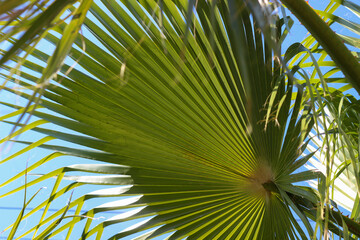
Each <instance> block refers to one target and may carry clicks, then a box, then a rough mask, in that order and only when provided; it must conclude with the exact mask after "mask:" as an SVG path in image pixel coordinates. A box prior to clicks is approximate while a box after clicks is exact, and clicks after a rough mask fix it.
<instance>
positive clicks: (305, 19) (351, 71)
mask: <svg viewBox="0 0 360 240" xmlns="http://www.w3.org/2000/svg"><path fill="white" fill-rule="evenodd" d="M281 2H282V3H283V4H284V5H285V6H286V7H287V8H288V9H290V10H291V11H292V13H293V14H294V15H295V16H296V17H297V18H298V19H299V21H300V22H301V23H302V24H303V25H304V26H305V27H306V29H307V30H308V31H309V32H310V33H311V34H312V35H313V36H314V37H315V39H316V40H317V41H318V42H319V43H320V45H321V46H322V47H323V48H324V49H325V51H326V52H327V53H328V54H329V55H330V57H331V58H332V59H333V60H334V62H335V63H336V64H337V65H338V66H339V68H340V69H341V70H342V72H343V73H344V75H345V77H347V79H348V81H349V82H350V83H351V84H352V86H353V87H354V88H355V89H356V91H357V92H358V93H360V64H359V62H358V61H357V59H356V57H355V56H354V55H353V54H352V53H351V52H350V51H349V50H348V49H347V47H346V46H345V44H344V42H343V41H342V40H341V39H340V38H339V37H338V36H337V35H336V33H335V32H334V31H333V30H332V29H331V28H330V27H329V26H328V25H327V24H326V23H325V22H324V21H323V20H322V19H321V18H320V17H319V16H318V15H317V13H316V12H315V11H314V10H313V9H312V8H311V7H310V5H309V4H307V3H306V2H305V1H304V0H281Z"/></svg>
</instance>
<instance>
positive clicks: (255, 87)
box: [3, 0, 318, 239]
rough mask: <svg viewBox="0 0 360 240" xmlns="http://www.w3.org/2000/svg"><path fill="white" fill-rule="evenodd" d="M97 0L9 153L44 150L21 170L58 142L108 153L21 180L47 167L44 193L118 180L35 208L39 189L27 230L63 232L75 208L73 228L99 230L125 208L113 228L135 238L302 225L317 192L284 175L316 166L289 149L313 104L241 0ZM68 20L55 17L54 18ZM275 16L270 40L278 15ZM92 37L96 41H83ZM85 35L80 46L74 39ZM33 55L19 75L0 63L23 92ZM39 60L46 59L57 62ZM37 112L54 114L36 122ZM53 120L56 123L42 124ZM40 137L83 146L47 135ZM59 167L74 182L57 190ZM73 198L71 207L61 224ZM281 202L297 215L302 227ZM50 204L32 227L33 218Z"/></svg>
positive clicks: (304, 175)
mask: <svg viewBox="0 0 360 240" xmlns="http://www.w3.org/2000/svg"><path fill="white" fill-rule="evenodd" d="M102 4H103V5H102ZM102 4H101V6H99V5H96V4H93V5H92V7H91V9H90V12H91V16H90V17H89V18H86V19H85V20H84V23H85V26H86V27H87V29H88V30H89V31H90V34H89V35H88V36H89V37H88V38H87V36H83V37H78V38H77V39H76V40H75V44H76V46H74V47H73V48H72V49H71V50H70V55H69V56H70V57H71V58H73V60H75V61H77V62H78V65H77V66H76V67H75V68H73V69H72V68H71V66H70V65H69V64H68V63H66V64H64V65H63V66H62V68H61V73H60V74H59V75H58V77H57V78H54V79H51V81H50V82H49V86H48V87H47V88H46V90H45V91H44V93H43V98H42V100H41V101H39V102H37V103H36V105H35V106H34V107H33V108H34V109H35V110H34V111H33V112H32V114H33V115H34V116H36V117H39V118H41V119H42V120H39V121H36V122H33V123H30V124H29V125H27V126H24V129H23V131H24V130H28V129H31V130H33V131H37V132H39V133H42V134H45V135H46V137H45V138H43V139H41V140H39V141H38V142H36V143H33V144H30V143H28V144H30V145H29V146H28V147H27V148H24V150H22V151H20V152H19V153H22V152H25V151H27V150H29V149H31V148H34V147H36V146H39V145H40V147H43V148H47V149H53V150H54V151H55V153H53V154H52V155H49V156H48V157H46V158H45V159H42V160H40V161H39V162H37V163H35V164H34V165H32V166H30V167H29V168H28V171H33V170H34V169H36V168H37V167H38V166H39V165H40V164H42V162H46V161H50V160H51V161H56V159H57V158H56V157H57V155H62V154H65V155H72V156H79V157H83V158H87V159H92V160H97V161H101V162H102V163H108V164H109V165H104V164H100V165H99V164H97V165H91V164H82V165H74V166H69V167H64V168H61V169H58V170H55V171H53V172H50V173H47V174H45V175H42V176H39V177H38V178H36V179H35V180H33V181H30V182H29V183H28V184H27V187H28V186H31V185H33V184H37V183H39V182H41V181H44V180H46V179H48V178H50V177H56V179H57V180H56V183H55V186H54V188H53V190H52V193H51V199H56V198H57V197H59V196H60V195H62V194H65V193H66V192H68V191H69V190H71V189H74V188H76V187H78V186H80V185H83V184H106V185H122V186H123V187H117V188H114V189H110V190H109V189H104V190H102V191H97V192H92V193H89V194H86V195H84V196H82V197H80V198H77V199H75V200H72V201H71V202H70V203H69V205H68V206H67V207H64V209H62V210H60V211H58V212H56V213H54V214H53V215H51V216H46V209H47V208H48V207H49V204H50V202H48V201H45V202H44V203H42V204H40V205H39V208H41V207H43V206H45V211H44V214H43V215H42V217H41V219H40V222H39V225H36V224H35V225H34V227H33V228H31V229H30V230H29V232H35V234H34V235H35V236H34V238H35V239H43V238H49V237H51V236H54V235H56V234H57V233H59V232H61V231H64V230H68V235H67V238H70V234H71V233H72V230H73V228H74V225H75V226H77V225H76V224H77V223H78V222H80V221H86V223H85V227H84V231H83V234H82V237H83V238H87V237H91V236H92V235H94V234H96V235H97V238H98V239H100V237H101V236H102V234H103V231H104V230H106V227H107V226H110V225H113V224H116V223H121V222H125V221H130V220H133V219H139V220H141V219H144V222H142V224H138V225H135V226H133V227H132V228H129V229H125V230H122V231H120V232H119V233H117V234H115V235H114V236H113V237H112V238H123V237H126V236H130V235H132V234H134V233H140V232H141V233H142V234H143V235H142V238H152V237H156V236H162V235H163V234H165V233H172V234H171V236H170V237H169V238H170V239H178V238H188V239H287V238H290V239H296V238H299V237H300V238H302V239H307V238H308V237H310V236H313V233H312V229H311V227H310V224H309V222H308V220H307V217H306V216H305V214H304V212H303V211H308V210H309V209H307V208H306V203H309V202H310V203H312V204H314V205H313V206H311V207H314V206H316V203H317V201H318V199H317V197H316V195H315V194H314V193H313V192H312V191H310V190H308V189H307V188H301V187H296V186H293V185H292V184H293V183H294V182H298V181H303V180H308V179H312V178H316V177H317V173H315V172H312V171H309V172H300V173H294V171H295V170H297V169H298V168H299V167H300V166H302V165H303V164H304V162H306V160H307V159H308V158H307V157H305V158H303V159H300V160H298V157H299V156H300V155H301V153H302V152H303V150H304V149H305V146H306V144H304V143H303V142H304V140H305V138H306V136H307V134H308V132H309V130H310V129H311V127H312V119H313V118H312V117H311V114H310V108H309V107H308V106H306V103H305V102H304V101H303V92H302V89H301V88H300V89H297V90H294V87H293V85H292V83H291V82H290V81H289V82H286V81H285V80H286V74H285V73H284V72H285V71H284V70H283V69H282V65H281V64H280V62H279V61H278V58H277V56H276V55H274V54H273V50H272V48H270V47H269V45H267V44H265V40H264V38H263V36H262V34H261V33H260V31H259V29H260V28H259V26H258V25H257V23H256V22H255V21H254V20H253V18H252V17H251V16H250V13H249V11H248V9H247V8H246V5H245V4H244V3H242V2H237V1H228V2H227V1H219V2H204V1H199V2H197V4H196V9H193V10H192V11H190V10H189V9H192V8H193V6H194V5H192V4H193V3H188V2H187V1H176V2H173V1H160V3H157V2H155V1H150V0H149V1H139V2H137V1H123V2H122V3H121V4H120V3H118V2H116V1H113V0H103V1H102ZM189 6H190V7H189ZM274 23H275V22H274ZM64 29H65V30H64ZM66 29H67V27H66V24H65V23H64V24H62V25H59V26H58V27H56V28H55V31H57V32H59V33H61V32H62V31H63V30H64V31H66ZM275 30H276V31H274V33H275V35H273V36H274V37H275V43H276V41H277V40H276V39H280V38H281V26H279V27H278V28H276V29H275ZM94 38H96V39H97V40H98V41H97V42H99V43H93V39H94ZM46 40H47V41H48V42H50V43H52V44H54V45H55V44H59V43H61V40H60V39H59V37H57V35H56V34H54V35H52V34H51V33H48V34H47V35H46ZM273 43H274V42H273ZM273 43H271V44H273ZM271 44H270V45H271ZM84 46H85V49H86V51H82V50H80V49H82V48H83V47H84ZM31 56H32V57H34V60H32V61H30V60H25V61H24V64H23V66H24V67H25V68H26V69H24V71H22V72H21V71H18V72H17V73H16V74H17V75H18V77H19V79H13V78H12V76H11V74H7V73H5V74H3V76H4V77H6V78H9V79H11V80H13V81H14V82H15V83H16V82H17V83H18V84H19V85H20V86H22V87H26V88H27V89H28V90H27V91H25V92H24V93H22V94H21V96H22V97H24V98H26V99H28V100H31V99H32V94H33V92H36V91H37V89H38V87H39V85H37V84H38V78H37V77H36V74H37V73H44V71H45V70H44V67H42V66H41V65H42V63H44V62H46V61H48V60H49V59H53V58H52V57H51V56H50V55H49V53H47V52H43V51H41V50H39V49H34V50H33V51H32V52H31ZM35 58H36V60H35ZM13 60H14V61H17V58H16V57H14V58H13ZM50 63H51V61H50ZM49 66H50V67H49ZM3 68H4V69H5V70H7V71H10V69H11V67H7V66H3ZM45 69H56V64H55V63H52V64H50V65H48V66H47V68H45ZM45 72H46V71H45ZM50 72H51V74H52V72H53V71H50ZM51 74H50V75H51ZM41 79H42V78H41ZM45 80H47V77H46V79H45ZM40 83H41V82H40ZM5 89H6V90H8V91H10V92H14V93H16V92H15V91H14V90H12V89H11V88H10V87H5ZM294 93H295V95H296V99H294V100H293V101H292V99H291V97H292V95H293V94H294ZM4 104H6V105H8V106H11V107H14V108H16V109H18V108H20V107H19V106H16V105H11V104H8V103H4ZM291 104H294V106H293V107H292V108H291V107H290V106H291ZM37 105H39V106H41V107H44V108H45V109H47V110H46V111H44V110H41V109H38V108H37ZM25 110H26V111H30V109H29V108H26V109H25ZM16 113H19V112H16ZM16 113H15V114H16ZM13 115H14V114H10V115H8V116H5V117H3V119H5V118H6V117H12V116H13ZM48 122H50V123H52V124H53V125H44V126H43V127H41V126H40V125H42V124H44V123H48ZM9 123H11V122H9ZM13 124H15V125H16V124H18V123H13ZM54 125H58V126H61V127H64V128H66V129H67V130H68V131H55V130H52V129H51V128H52V126H54ZM19 133H20V132H14V134H13V137H14V136H15V135H17V134H19ZM52 138H57V139H61V140H65V141H68V142H70V143H74V144H78V145H82V146H85V147H88V148H91V149H92V150H84V149H81V148H76V147H65V146H59V145H48V144H46V142H47V141H50V140H51V139H52ZM6 140H8V139H7V138H6V139H4V141H6ZM23 143H26V142H23ZM12 157H15V156H10V157H9V158H7V159H5V160H10V159H11V158H12ZM112 164H114V165H112ZM71 172H82V174H85V173H87V172H91V173H95V175H91V176H74V175H69V174H71ZM24 173H25V172H24ZM20 175H21V174H19V176H20ZM17 177H18V176H16V177H15V178H13V179H11V181H13V180H15V179H16V178H17ZM64 180H71V181H72V183H71V184H69V185H68V186H66V187H64V188H62V189H60V190H58V188H59V184H60V182H62V181H64ZM5 184H7V182H6V183H5ZM24 187H25V186H23V187H21V188H19V189H15V190H14V191H19V190H21V189H23V188H24ZM10 193H11V192H9V193H7V194H10ZM7 194H4V195H7ZM129 195H130V196H134V198H129V199H126V200H120V201H115V202H113V203H109V204H107V205H102V206H99V207H97V208H94V209H92V210H90V211H88V212H85V213H84V212H81V208H82V206H83V204H84V202H85V201H87V200H88V199H91V198H100V197H109V196H112V197H120V196H129ZM72 207H76V215H75V216H71V217H72V220H71V221H70V222H68V223H64V224H63V225H61V224H59V223H61V222H62V221H63V220H64V218H65V217H66V215H65V214H66V212H67V209H69V208H72ZM290 207H291V209H292V210H293V211H295V213H296V214H297V215H298V216H299V217H300V218H301V219H302V220H303V223H304V224H305V226H306V227H307V230H308V235H306V234H305V233H304V232H303V230H302V228H301V227H300V225H299V224H298V222H297V221H296V220H295V218H294V216H293V214H292V212H291V209H290ZM109 209H126V212H125V213H124V214H121V215H118V216H115V217H113V218H111V219H107V220H105V221H103V222H101V223H100V224H97V225H95V226H93V225H92V221H93V219H92V217H94V216H95V215H96V214H97V213H99V212H102V211H107V210H109ZM310 210H311V211H312V210H313V209H310ZM310 210H309V211H310ZM309 211H308V212H309ZM33 212H34V211H33ZM33 212H30V213H29V214H27V215H25V216H24V218H26V217H28V216H29V215H31V214H32V213H33ZM315 212H316V210H315ZM312 216H315V217H316V213H315V215H314V214H313V215H312ZM55 218H58V220H56V221H55V222H53V223H52V224H50V225H49V226H48V227H47V228H46V229H44V230H43V231H40V233H39V234H37V231H38V229H40V230H41V228H40V225H43V224H47V223H48V222H50V221H53V220H54V219H55ZM56 227H58V228H56ZM26 234H28V232H26V233H25V234H24V235H26ZM20 237H21V236H20Z"/></svg>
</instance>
